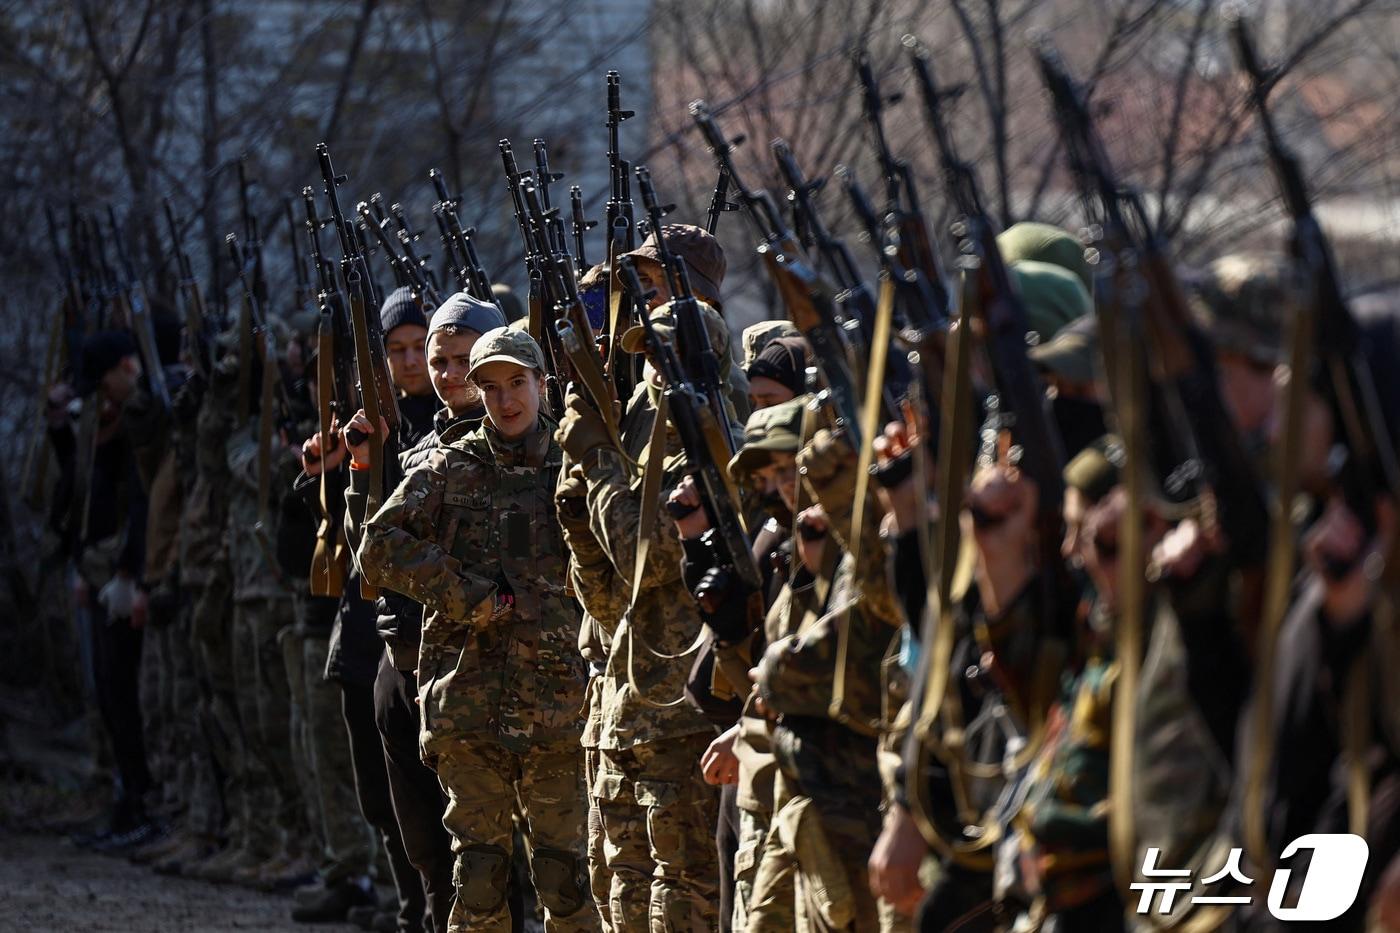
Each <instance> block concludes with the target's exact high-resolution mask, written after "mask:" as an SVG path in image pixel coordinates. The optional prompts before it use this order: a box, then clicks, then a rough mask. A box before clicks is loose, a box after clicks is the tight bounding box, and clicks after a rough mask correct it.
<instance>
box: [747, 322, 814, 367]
mask: <svg viewBox="0 0 1400 933" xmlns="http://www.w3.org/2000/svg"><path fill="white" fill-rule="evenodd" d="M800 336H801V332H800V331H799V330H798V329H797V327H796V326H794V325H793V323H792V322H791V321H759V322H758V323H757V324H750V325H749V326H748V327H745V328H744V333H743V336H741V337H740V338H739V345H740V346H742V347H743V348H744V363H743V369H744V372H748V370H749V367H750V366H752V365H753V361H754V360H756V359H758V355H759V354H760V353H762V352H763V348H764V347H766V346H768V345H769V344H770V343H772V342H773V341H774V340H777V339H778V338H779V337H800Z"/></svg>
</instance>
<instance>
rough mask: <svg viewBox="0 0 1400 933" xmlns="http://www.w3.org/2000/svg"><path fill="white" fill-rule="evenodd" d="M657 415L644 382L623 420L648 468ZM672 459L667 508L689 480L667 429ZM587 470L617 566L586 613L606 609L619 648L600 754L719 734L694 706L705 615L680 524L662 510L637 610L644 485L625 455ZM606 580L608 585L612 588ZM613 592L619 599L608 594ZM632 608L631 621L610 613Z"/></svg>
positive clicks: (601, 458)
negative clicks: (686, 571)
mask: <svg viewBox="0 0 1400 933" xmlns="http://www.w3.org/2000/svg"><path fill="white" fill-rule="evenodd" d="M655 416H656V407H655V405H654V404H653V402H652V399H651V397H650V395H649V394H648V392H647V391H646V386H645V384H643V385H642V386H639V387H638V390H637V392H636V393H635V394H634V395H633V396H632V399H631V402H630V404H629V405H628V408H627V413H626V415H625V416H624V417H623V422H622V425H621V427H622V441H623V447H624V449H625V453H626V454H627V455H628V456H629V457H632V458H634V459H636V460H638V461H639V462H642V463H643V464H645V463H646V461H647V460H648V459H649V454H650V451H649V449H648V444H649V442H650V438H651V430H652V425H653V424H654V422H655ZM665 437H666V453H665V455H664V457H663V459H662V463H661V466H662V469H663V471H664V475H663V477H662V480H661V493H660V497H661V499H662V501H664V500H665V498H666V496H667V495H668V494H669V492H670V490H671V489H673V488H675V486H676V484H677V483H679V482H680V479H681V476H682V472H681V468H682V458H681V456H680V455H679V443H678V441H677V439H676V437H675V433H674V431H672V430H671V429H670V428H667V430H666V433H665ZM599 453H600V455H598V456H594V457H590V458H589V462H588V463H586V464H585V471H584V472H585V476H586V478H587V481H588V515H589V526H590V528H591V529H592V531H593V537H594V539H595V540H596V541H597V542H598V544H599V546H600V547H601V548H602V552H603V553H604V554H606V556H607V563H608V565H610V566H605V565H602V564H599V565H597V566H596V573H595V578H594V580H593V581H592V583H591V585H590V586H591V590H590V593H588V594H586V595H584V596H583V597H582V598H583V599H584V605H585V606H589V605H590V604H593V605H600V604H601V605H602V606H603V607H605V611H600V612H598V613H595V614H594V615H595V618H596V619H597V622H598V624H599V626H600V627H601V629H602V632H603V634H604V635H605V636H606V638H607V640H608V643H609V645H610V647H609V651H608V661H607V667H606V671H605V673H604V675H603V683H602V686H601V688H600V689H601V690H602V693H603V696H602V700H601V709H602V724H601V728H600V735H599V739H598V747H599V748H604V749H623V748H631V747H632V746H633V745H642V744H645V743H648V742H658V741H662V740H665V739H669V738H673V737H676V736H683V735H693V734H695V733H698V732H713V731H714V727H713V726H712V725H710V723H709V721H708V720H706V718H705V717H704V715H703V714H702V713H700V711H699V710H697V709H695V708H694V707H693V706H691V705H690V704H689V703H686V702H685V701H684V696H685V688H686V681H687V679H688V676H689V673H690V666H691V664H692V663H693V662H694V652H693V651H692V650H691V649H692V648H695V647H696V646H697V640H698V638H699V636H700V633H701V629H702V625H701V622H700V613H699V610H698V609H697V608H696V606H695V601H694V600H693V599H691V596H690V593H689V592H688V591H687V590H686V588H685V581H684V579H683V578H682V575H681V558H682V553H683V552H682V546H681V541H680V536H679V535H678V534H677V532H676V527H675V523H674V522H673V521H672V519H671V517H670V516H669V515H668V514H667V513H666V511H665V509H658V510H657V512H658V514H657V519H656V524H655V526H654V527H653V528H652V529H650V533H651V545H650V551H649V552H648V554H647V560H646V564H645V566H644V567H643V569H642V580H641V588H640V591H639V593H638V595H637V599H636V601H635V603H633V602H632V600H631V599H630V596H631V587H632V580H633V575H634V573H635V570H636V566H637V553H638V529H639V526H640V524H641V517H642V516H641V513H642V501H641V492H642V478H641V476H636V477H633V476H631V475H630V474H629V472H628V471H627V469H626V468H625V467H624V466H623V463H622V459H621V457H620V456H618V454H617V452H616V451H611V450H603V451H600V452H599ZM604 581H606V582H604ZM603 591H606V592H607V593H610V594H612V595H611V596H600V593H602V592H603ZM619 598H622V599H624V600H625V603H623V605H627V606H629V607H630V608H628V609H626V610H625V611H624V612H623V613H622V616H621V621H619V622H612V621H610V619H609V618H608V617H609V616H611V615H614V614H615V613H614V612H613V611H606V607H607V606H609V600H611V601H612V602H611V607H612V609H613V610H615V609H616V608H617V606H618V603H617V599H619Z"/></svg>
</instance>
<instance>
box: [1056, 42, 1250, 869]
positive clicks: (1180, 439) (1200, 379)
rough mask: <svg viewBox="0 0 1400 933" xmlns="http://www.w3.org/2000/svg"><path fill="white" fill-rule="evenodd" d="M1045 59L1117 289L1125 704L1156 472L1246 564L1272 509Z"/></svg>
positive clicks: (1123, 743)
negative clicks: (1196, 506)
mask: <svg viewBox="0 0 1400 933" xmlns="http://www.w3.org/2000/svg"><path fill="white" fill-rule="evenodd" d="M1036 54H1037V58H1038V59H1039V64H1040V70H1041V75H1042V78H1043V80H1044V83H1045V86H1046V88H1047V89H1048V90H1049V92H1050V96H1051V99H1052V101H1053V103H1054V108H1055V115H1056V120H1057V122H1058V123H1059V125H1060V135H1061V139H1062V140H1063V142H1064V146H1065V150H1066V155H1067V157H1068V159H1069V164H1070V168H1071V171H1072V172H1073V174H1074V176H1075V178H1076V181H1077V182H1078V184H1079V186H1080V190H1081V192H1082V196H1083V198H1084V200H1085V203H1086V204H1087V205H1090V208H1091V211H1093V213H1091V216H1094V215H1095V214H1096V215H1097V219H1098V220H1099V229H1100V231H1101V239H1100V246H1099V254H1100V256H1101V257H1102V258H1101V261H1100V273H1099V278H1100V279H1101V280H1105V286H1106V287H1105V288H1104V289H1102V290H1101V291H1102V294H1101V295H1100V296H1099V301H1098V302H1097V313H1098V315H1099V330H1100V335H1101V337H1100V339H1101V342H1102V344H1103V346H1104V352H1105V355H1104V359H1105V368H1106V370H1107V371H1108V376H1109V381H1110V386H1111V389H1112V393H1111V394H1112V396H1113V409H1114V412H1115V420H1116V421H1117V423H1118V427H1119V433H1120V434H1121V435H1122V437H1123V442H1124V449H1125V452H1126V457H1127V462H1126V463H1125V464H1124V471H1123V472H1124V483H1125V488H1126V492H1127V500H1128V507H1127V509H1126V511H1125V512H1124V516H1123V522H1122V524H1121V526H1120V530H1119V552H1120V553H1119V574H1120V578H1121V584H1120V594H1119V600H1120V603H1121V608H1120V611H1119V617H1118V620H1117V626H1116V631H1115V640H1116V643H1117V646H1118V651H1117V654H1118V660H1119V677H1118V683H1117V687H1116V689H1117V690H1119V691H1120V692H1121V695H1123V696H1135V695H1136V693H1137V689H1138V674H1139V670H1140V665H1141V661H1142V653H1143V650H1144V644H1143V640H1144V631H1145V613H1146V610H1145V607H1144V603H1145V585H1144V584H1145V580H1144V578H1145V571H1146V562H1147V555H1146V545H1145V542H1144V533H1143V527H1142V526H1143V522H1142V511H1141V510H1142V508H1143V506H1144V501H1145V499H1146V495H1147V482H1148V472H1149V469H1150V468H1152V467H1155V475H1156V477H1157V478H1158V481H1159V484H1160V487H1161V488H1162V489H1163V490H1164V491H1165V492H1166V493H1167V494H1169V495H1172V496H1175V497H1178V498H1180V497H1182V496H1183V494H1187V493H1189V494H1190V495H1191V496H1193V497H1195V498H1197V499H1198V500H1199V502H1200V503H1201V506H1202V508H1201V510H1200V512H1201V518H1202V520H1203V522H1205V523H1207V524H1209V523H1211V522H1218V523H1219V527H1220V528H1222V529H1223V530H1224V532H1225V536H1226V538H1227V540H1228V541H1229V546H1230V556H1231V558H1232V559H1233V561H1234V562H1235V563H1236V564H1237V565H1238V566H1243V567H1253V566H1255V565H1257V564H1258V563H1260V562H1261V561H1262V559H1263V557H1264V555H1263V552H1262V547H1263V545H1264V544H1265V543H1266V542H1267V540H1268V537H1267V528H1268V510H1267V508H1266V507H1265V504H1264V498H1263V492H1262V488H1261V486H1260V484H1259V483H1258V481H1257V479H1256V478H1255V476H1254V473H1253V470H1252V468H1251V467H1250V465H1249V461H1248V459H1247V458H1246V457H1245V455H1244V451H1243V449H1242V447H1241V445H1240V442H1239V437H1238V435H1237V434H1236V433H1235V429H1234V425H1233V424H1232V423H1231V422H1230V419H1229V416H1228V415H1227V414H1226V411H1227V409H1226V408H1225V405H1224V402H1223V399H1222V397H1221V394H1220V388H1219V382H1218V378H1217V375H1216V370H1215V356H1214V353H1213V351H1212V350H1211V347H1210V343H1209V340H1208V339H1207V337H1206V335H1205V334H1204V333H1203V332H1202V331H1201V330H1200V328H1198V327H1196V326H1195V324H1194V323H1193V322H1192V320H1191V318H1190V315H1189V312H1188V311H1187V308H1186V303H1185V300H1184V299H1183V297H1182V295H1181V291H1180V286H1179V285H1178V283H1177V281H1176V277H1175V274H1174V273H1173V271H1172V268H1171V265H1170V262H1169V260H1168V258H1167V256H1166V250H1165V246H1164V244H1162V243H1161V242H1160V240H1159V238H1158V237H1157V236H1156V235H1155V233H1154V232H1153V230H1152V227H1151V225H1150V224H1149V223H1148V221H1147V216H1146V211H1145V210H1144V208H1143V206H1142V202H1141V200H1140V198H1139V197H1138V196H1137V195H1136V194H1135V193H1134V192H1131V191H1128V190H1126V189H1125V188H1124V187H1123V186H1122V185H1120V184H1119V182H1118V179H1117V178H1116V177H1115V175H1114V173H1113V168H1112V165H1111V164H1110V162H1109V160H1108V156H1107V153H1106V151H1105V150H1104V148H1103V144H1102V141H1101V140H1100V138H1099V137H1098V134H1097V132H1096V130H1095V127H1094V124H1093V120H1092V117H1091V116H1090V113H1089V109H1088V105H1087V102H1086V100H1085V96H1084V94H1083V92H1082V91H1081V90H1080V89H1079V88H1078V87H1077V86H1076V85H1075V83H1074V81H1073V80H1072V79H1071V78H1070V76H1069V74H1068V73H1067V72H1066V71H1065V69H1064V66H1063V64H1062V63H1061V62H1060V60H1059V56H1058V55H1057V54H1056V53H1055V51H1054V49H1053V48H1051V47H1050V46H1049V45H1042V46H1041V47H1040V48H1038V49H1037V53H1036ZM1105 267H1108V268H1109V270H1110V271H1109V272H1105V271H1104V268H1105ZM1110 274H1111V276H1112V277H1111V278H1110ZM1098 291H1100V289H1098V288H1097V287H1096V292H1098ZM1148 347H1150V348H1151V353H1148V352H1147V349H1148ZM1153 441H1156V442H1157V443H1156V445H1154V444H1153ZM1168 441H1174V442H1175V445H1176V446H1175V448H1174V449H1173V448H1171V447H1168V446H1167V443H1164V442H1168ZM1136 716H1137V711H1136V705H1135V704H1133V703H1122V704H1116V705H1115V707H1114V711H1113V724H1112V735H1111V740H1110V742H1111V746H1110V747H1111V749H1112V754H1111V757H1110V762H1109V786H1110V799H1111V801H1112V804H1111V809H1110V813H1109V851H1110V856H1111V862H1112V866H1113V871H1114V876H1115V879H1116V881H1117V883H1118V886H1119V888H1120V890H1121V891H1123V892H1124V893H1127V892H1128V885H1129V883H1130V882H1131V879H1132V878H1133V877H1134V873H1135V871H1136V865H1137V857H1138V853H1137V836H1136V822H1135V821H1136V813H1135V810H1134V800H1133V797H1134V781H1133V769H1134V742H1135V741H1136V738H1135V737H1136V732H1137V722H1136Z"/></svg>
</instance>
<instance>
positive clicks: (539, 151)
mask: <svg viewBox="0 0 1400 933" xmlns="http://www.w3.org/2000/svg"><path fill="white" fill-rule="evenodd" d="M563 177H564V173H563V172H551V171H550V170H549V150H548V148H546V146H545V143H544V140H543V139H537V140H535V188H536V189H538V191H539V193H540V204H541V205H543V207H544V212H545V216H546V217H547V218H548V221H549V245H550V247H551V248H552V249H553V250H554V251H555V252H559V253H565V252H568V246H567V242H568V241H567V240H566V239H565V237H564V221H563V219H562V218H560V216H559V211H558V210H556V209H555V207H554V204H553V203H552V202H551V201H550V199H549V186H550V185H552V184H554V183H555V182H556V181H559V180H560V179H562V178H563Z"/></svg>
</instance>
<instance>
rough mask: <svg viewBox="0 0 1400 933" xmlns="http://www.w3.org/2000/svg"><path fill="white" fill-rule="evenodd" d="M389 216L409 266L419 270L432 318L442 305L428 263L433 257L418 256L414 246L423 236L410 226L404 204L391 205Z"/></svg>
mask: <svg viewBox="0 0 1400 933" xmlns="http://www.w3.org/2000/svg"><path fill="white" fill-rule="evenodd" d="M389 216H390V217H392V218H393V219H394V226H395V227H396V228H397V231H396V232H397V236H398V239H399V247H400V248H401V249H402V250H403V255H404V258H405V259H406V260H408V263H409V265H411V266H413V267H414V268H415V269H417V270H418V277H419V278H420V279H421V280H422V282H423V287H424V291H425V293H426V294H427V296H428V301H429V303H430V307H428V308H427V309H426V310H427V311H428V316H429V317H431V316H432V312H433V310H434V309H436V308H437V307H438V305H440V304H442V299H441V295H442V289H441V288H439V287H438V277H437V273H436V272H434V271H433V267H432V264H431V263H429V261H428V260H430V259H432V258H433V257H432V256H429V255H426V254H424V255H421V256H420V255H419V254H418V247H417V246H415V245H414V244H416V243H417V242H418V241H419V240H421V239H422V238H423V235H422V233H420V232H419V231H417V230H414V229H413V227H412V226H411V225H410V224H409V222H408V215H407V214H405V213H404V209H403V205H402V204H400V203H399V202H398V201H395V202H394V203H393V204H390V205H389Z"/></svg>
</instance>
